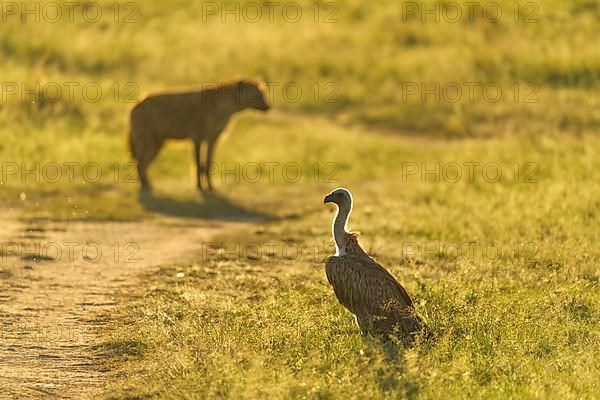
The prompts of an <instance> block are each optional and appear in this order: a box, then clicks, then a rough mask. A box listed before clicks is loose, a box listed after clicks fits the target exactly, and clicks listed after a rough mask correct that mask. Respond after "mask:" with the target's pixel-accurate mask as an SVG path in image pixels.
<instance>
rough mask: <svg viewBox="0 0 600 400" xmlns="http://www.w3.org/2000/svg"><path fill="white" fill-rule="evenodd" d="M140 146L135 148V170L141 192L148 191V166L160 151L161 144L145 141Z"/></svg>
mask: <svg viewBox="0 0 600 400" xmlns="http://www.w3.org/2000/svg"><path fill="white" fill-rule="evenodd" d="M140 144H141V143H140ZM140 144H138V145H137V146H136V156H137V158H138V159H137V169H138V174H139V176H140V183H141V184H142V191H149V190H150V189H151V187H150V181H149V180H148V166H149V165H150V163H151V162H152V160H154V158H155V157H156V155H157V154H158V152H159V151H160V148H161V147H162V143H161V142H155V141H147V142H144V143H143V145H141V146H140Z"/></svg>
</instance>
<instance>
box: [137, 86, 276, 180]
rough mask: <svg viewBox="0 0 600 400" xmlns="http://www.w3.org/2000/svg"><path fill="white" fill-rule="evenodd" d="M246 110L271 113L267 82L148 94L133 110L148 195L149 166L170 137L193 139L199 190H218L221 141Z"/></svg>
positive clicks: (139, 164)
mask: <svg viewBox="0 0 600 400" xmlns="http://www.w3.org/2000/svg"><path fill="white" fill-rule="evenodd" d="M246 108H253V109H257V110H261V111H267V110H268V109H269V104H268V102H267V100H266V93H265V87H264V85H263V84H261V83H259V82H255V81H251V80H238V81H232V82H225V83H221V84H218V85H212V86H211V87H209V88H206V89H204V90H197V91H184V92H166V93H160V94H155V95H149V96H146V97H145V98H144V99H143V100H141V101H140V102H139V103H138V104H136V105H135V107H134V108H133V109H132V110H131V117H130V118H131V119H130V132H129V144H130V148H131V154H132V156H133V158H134V159H135V161H136V164H137V170H138V174H139V177H140V182H141V185H142V191H148V190H150V182H149V181H148V175H147V171H148V166H149V165H150V163H151V162H152V160H154V158H155V157H156V155H157V154H158V152H159V151H160V149H161V147H162V146H163V144H164V142H165V141H166V140H167V139H192V141H193V142H194V158H195V161H196V171H197V172H196V177H197V185H198V189H199V190H201V191H202V190H205V189H208V190H212V189H213V185H212V180H211V176H210V174H209V166H210V165H211V163H212V162H213V157H214V153H215V145H216V142H217V139H218V138H219V135H220V134H221V133H222V132H223V130H224V129H225V127H226V126H227V123H228V122H229V120H230V118H231V116H232V115H233V114H234V113H236V112H238V111H241V110H244V109H246ZM204 180H206V184H207V187H206V188H205V186H204Z"/></svg>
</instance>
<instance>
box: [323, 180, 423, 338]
mask: <svg viewBox="0 0 600 400" xmlns="http://www.w3.org/2000/svg"><path fill="white" fill-rule="evenodd" d="M323 203H324V204H327V203H334V204H335V205H337V208H338V211H337V214H336V216H335V219H334V221H333V226H332V233H333V240H334V241H335V247H336V253H335V255H334V256H331V257H329V259H328V260H327V263H326V266H325V271H326V272H327V280H328V281H329V283H330V284H331V286H332V287H333V291H334V292H335V295H336V297H337V299H338V300H339V302H340V303H341V304H342V305H343V306H344V307H346V308H347V309H348V310H349V311H350V312H351V313H352V314H354V317H355V319H356V323H357V325H358V327H359V329H360V331H361V333H362V334H363V335H367V334H374V335H379V336H384V337H386V338H391V337H396V338H398V339H400V340H401V341H402V342H403V343H404V344H407V345H410V344H412V343H413V342H414V338H415V336H416V335H417V334H418V333H419V332H421V331H422V330H424V329H426V326H425V324H424V322H423V321H422V320H421V318H420V317H419V316H418V315H416V313H415V309H414V307H413V303H412V300H411V299H410V297H409V296H408V293H406V290H404V288H403V287H402V285H400V283H399V282H398V281H397V280H396V279H395V278H394V277H393V276H392V274H390V273H389V272H388V271H387V270H386V269H385V268H383V267H382V266H381V265H379V263H377V262H376V261H375V260H373V259H372V258H371V257H369V255H368V254H367V253H366V252H365V251H364V250H363V249H362V248H361V247H360V245H359V244H358V234H356V233H352V232H350V231H349V230H348V217H349V216H350V212H352V195H351V194H350V192H349V191H348V190H347V189H344V188H340V189H336V190H334V191H333V192H331V193H330V194H328V195H327V196H326V197H325V199H324V200H323Z"/></svg>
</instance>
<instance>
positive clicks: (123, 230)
mask: <svg viewBox="0 0 600 400" xmlns="http://www.w3.org/2000/svg"><path fill="white" fill-rule="evenodd" d="M232 225H233V224H228V223H213V222H211V223H207V222H201V221H191V222H190V221H185V225H184V224H182V220H174V219H167V218H159V219H156V220H152V221H150V222H142V223H87V222H60V223H57V222H49V221H43V220H38V221H28V222H22V221H19V220H18V219H17V218H16V217H15V216H11V215H9V216H8V218H7V217H6V214H5V215H3V218H2V224H1V225H0V399H40V398H44V399H45V398H76V399H80V398H94V397H95V395H97V394H98V393H99V392H100V390H101V389H102V388H103V387H104V384H105V374H104V373H103V371H102V370H101V368H100V367H99V363H98V362H97V361H98V357H101V355H99V354H98V353H97V352H96V351H95V350H94V349H95V346H96V345H97V344H98V341H99V339H98V333H99V332H101V330H102V328H103V326H105V324H106V323H107V319H106V315H107V313H108V312H110V311H111V310H112V309H114V307H115V306H116V305H117V303H116V301H115V293H117V292H122V291H126V290H128V289H131V288H132V287H133V286H135V285H139V284H140V275H141V274H142V273H144V272H148V271H151V270H152V268H153V267H157V266H159V265H165V264H170V263H175V262H185V261H191V260H193V259H198V255H199V253H200V251H201V249H202V243H203V242H205V241H207V240H209V238H210V237H211V236H212V235H214V234H215V233H217V232H219V231H222V230H223V229H230V228H232V227H233V226H232Z"/></svg>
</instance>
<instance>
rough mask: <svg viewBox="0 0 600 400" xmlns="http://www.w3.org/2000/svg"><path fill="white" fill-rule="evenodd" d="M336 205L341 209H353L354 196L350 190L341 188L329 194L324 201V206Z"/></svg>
mask: <svg viewBox="0 0 600 400" xmlns="http://www.w3.org/2000/svg"><path fill="white" fill-rule="evenodd" d="M327 203H334V204H336V205H337V206H338V207H339V208H351V207H352V195H351V194H350V192H349V191H348V189H344V188H339V189H335V190H334V191H333V192H331V193H329V194H328V195H327V196H325V198H324V199H323V204H327Z"/></svg>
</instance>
